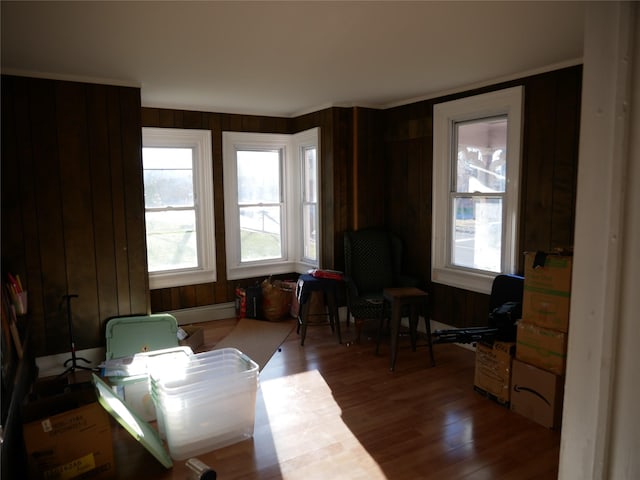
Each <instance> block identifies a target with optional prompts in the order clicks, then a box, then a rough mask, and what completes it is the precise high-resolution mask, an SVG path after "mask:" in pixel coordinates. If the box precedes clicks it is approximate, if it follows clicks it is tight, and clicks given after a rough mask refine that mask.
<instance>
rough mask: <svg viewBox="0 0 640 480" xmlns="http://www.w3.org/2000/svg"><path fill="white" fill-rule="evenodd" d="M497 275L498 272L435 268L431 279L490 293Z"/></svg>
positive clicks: (465, 288) (464, 288) (451, 285)
mask: <svg viewBox="0 0 640 480" xmlns="http://www.w3.org/2000/svg"><path fill="white" fill-rule="evenodd" d="M496 275H498V274H497V273H495V274H491V273H479V272H471V271H468V270H462V269H455V268H433V269H432V270H431V281H432V282H434V283H440V284H444V285H449V286H450V287H456V288H461V289H463V290H470V291H472V292H477V293H484V294H487V295H489V294H490V293H491V286H492V285H493V279H494V278H495V277H496Z"/></svg>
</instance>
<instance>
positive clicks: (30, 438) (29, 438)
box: [23, 388, 114, 480]
mask: <svg viewBox="0 0 640 480" xmlns="http://www.w3.org/2000/svg"><path fill="white" fill-rule="evenodd" d="M24 419H25V424H24V426H23V433H24V442H25V449H26V451H27V456H28V461H29V478H35V479H40V478H46V479H47V480H49V479H51V480H66V479H71V478H76V477H78V478H91V479H102V478H113V476H114V463H113V444H112V436H111V423H110V419H109V415H108V414H107V412H105V410H104V409H103V408H102V407H101V406H100V404H99V403H98V402H97V401H96V395H95V391H94V390H93V388H91V390H83V391H77V392H72V393H68V394H61V395H55V396H53V397H50V398H45V399H41V400H37V401H35V402H32V403H29V404H26V405H25V407H24Z"/></svg>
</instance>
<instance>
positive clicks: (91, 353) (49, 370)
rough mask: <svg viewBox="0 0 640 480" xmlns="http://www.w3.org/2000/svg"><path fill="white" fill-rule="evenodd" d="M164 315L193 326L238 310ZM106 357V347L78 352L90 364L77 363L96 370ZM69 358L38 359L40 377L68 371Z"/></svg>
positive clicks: (230, 306)
mask: <svg viewBox="0 0 640 480" xmlns="http://www.w3.org/2000/svg"><path fill="white" fill-rule="evenodd" d="M163 313H169V314H171V315H173V316H174V317H176V320H177V321H178V325H191V324H193V323H200V322H208V321H211V320H223V319H226V318H233V317H235V315H236V310H235V304H234V303H233V302H227V303H218V304H215V305H207V306H204V307H194V308H185V309H182V310H174V311H170V312H163ZM105 355H106V349H105V348H104V347H98V348H88V349H86V350H78V351H77V352H76V357H80V358H85V359H87V360H88V361H89V363H85V362H83V361H82V360H80V361H77V365H79V366H83V367H91V368H96V367H97V366H98V365H100V363H101V362H102V361H103V360H104V359H105ZM69 358H71V352H66V353H59V354H56V355H47V356H44V357H37V358H36V365H37V367H38V377H40V378H43V377H52V376H55V375H60V374H61V373H63V372H64V371H65V370H66V368H67V367H65V366H64V362H65V361H67V360H68V359H69Z"/></svg>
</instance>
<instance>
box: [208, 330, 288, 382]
mask: <svg viewBox="0 0 640 480" xmlns="http://www.w3.org/2000/svg"><path fill="white" fill-rule="evenodd" d="M295 326H296V323H295V320H285V321H282V322H267V321H264V320H253V319H250V318H243V319H241V320H240V321H239V322H238V324H237V325H236V326H235V327H234V329H233V330H232V331H231V333H229V335H227V336H226V337H224V338H223V339H222V340H220V341H219V342H218V343H216V344H215V346H214V347H213V348H214V349H216V350H217V349H219V348H230V347H232V348H237V349H238V350H240V351H241V352H242V353H244V354H245V355H247V356H248V357H249V358H250V359H251V360H253V361H254V362H256V363H257V364H258V367H259V368H260V370H262V369H263V368H264V366H265V365H266V364H267V362H268V361H269V359H270V358H271V357H272V355H273V354H274V353H275V351H276V350H278V347H280V345H282V342H284V341H285V340H286V338H287V337H288V336H289V334H290V333H291V331H292V330H293V329H294V328H295Z"/></svg>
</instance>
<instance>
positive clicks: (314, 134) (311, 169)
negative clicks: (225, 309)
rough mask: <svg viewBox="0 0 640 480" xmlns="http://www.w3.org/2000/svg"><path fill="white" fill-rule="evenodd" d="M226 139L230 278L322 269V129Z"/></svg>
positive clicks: (237, 135) (236, 135)
mask: <svg viewBox="0 0 640 480" xmlns="http://www.w3.org/2000/svg"><path fill="white" fill-rule="evenodd" d="M222 139H223V149H222V150H223V167H224V168H223V171H224V187H225V192H224V198H225V207H224V211H225V240H226V254H227V261H226V265H227V278H228V279H231V280H233V279H240V278H251V277H259V276H264V275H275V274H280V273H293V272H297V273H303V272H306V271H308V270H309V269H310V268H315V267H318V251H319V246H318V238H319V224H318V222H319V220H318V219H319V202H318V197H319V188H318V182H319V178H318V172H319V161H320V160H319V158H320V155H319V149H318V141H319V129H317V128H314V129H311V130H306V131H304V132H300V133H297V134H294V135H286V134H270V133H250V132H223V134H222Z"/></svg>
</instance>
